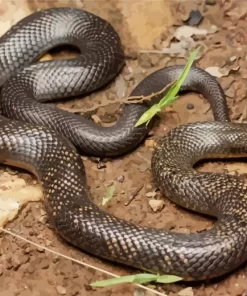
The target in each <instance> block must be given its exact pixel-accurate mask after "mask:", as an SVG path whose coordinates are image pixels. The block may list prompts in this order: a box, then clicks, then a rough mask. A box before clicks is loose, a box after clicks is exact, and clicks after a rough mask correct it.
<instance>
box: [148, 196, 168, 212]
mask: <svg viewBox="0 0 247 296" xmlns="http://www.w3.org/2000/svg"><path fill="white" fill-rule="evenodd" d="M149 205H150V207H151V208H152V210H153V211H154V212H158V211H161V210H162V209H163V207H164V205H165V203H164V201H163V200H157V199H150V201H149Z"/></svg>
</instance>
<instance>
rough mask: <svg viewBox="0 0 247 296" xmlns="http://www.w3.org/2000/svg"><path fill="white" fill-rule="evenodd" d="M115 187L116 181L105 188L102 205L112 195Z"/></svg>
mask: <svg viewBox="0 0 247 296" xmlns="http://www.w3.org/2000/svg"><path fill="white" fill-rule="evenodd" d="M115 188H116V183H115V182H114V183H113V184H112V185H111V186H109V187H107V188H106V195H105V196H104V197H103V200H102V203H101V204H102V206H104V205H105V204H106V203H107V202H108V201H109V200H110V199H111V198H112V197H113V194H114V191H115Z"/></svg>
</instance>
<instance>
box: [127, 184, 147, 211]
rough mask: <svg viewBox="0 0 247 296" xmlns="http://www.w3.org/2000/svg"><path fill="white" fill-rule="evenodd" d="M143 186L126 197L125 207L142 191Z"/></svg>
mask: <svg viewBox="0 0 247 296" xmlns="http://www.w3.org/2000/svg"><path fill="white" fill-rule="evenodd" d="M142 188H143V185H140V186H139V187H137V188H136V190H135V191H134V192H133V193H131V194H130V195H129V197H128V201H126V203H125V206H128V205H129V204H130V203H131V202H132V201H133V200H134V199H135V198H136V197H137V195H138V193H139V192H140V191H141V190H142Z"/></svg>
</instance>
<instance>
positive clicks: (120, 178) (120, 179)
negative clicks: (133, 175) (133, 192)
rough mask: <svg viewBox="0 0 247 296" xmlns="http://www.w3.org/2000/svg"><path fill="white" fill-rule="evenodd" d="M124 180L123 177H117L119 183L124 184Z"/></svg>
mask: <svg viewBox="0 0 247 296" xmlns="http://www.w3.org/2000/svg"><path fill="white" fill-rule="evenodd" d="M124 179H125V178H124V176H123V175H121V176H118V177H117V181H118V182H120V183H123V181H124Z"/></svg>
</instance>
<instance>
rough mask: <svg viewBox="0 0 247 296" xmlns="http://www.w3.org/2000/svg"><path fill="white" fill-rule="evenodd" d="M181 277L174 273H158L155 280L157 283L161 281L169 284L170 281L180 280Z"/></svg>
mask: <svg viewBox="0 0 247 296" xmlns="http://www.w3.org/2000/svg"><path fill="white" fill-rule="evenodd" d="M182 279H183V278H181V277H179V276H176V275H166V274H164V275H160V276H158V277H157V280H156V281H157V282H158V283H163V284H170V283H175V282H178V281H181V280H182Z"/></svg>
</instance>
